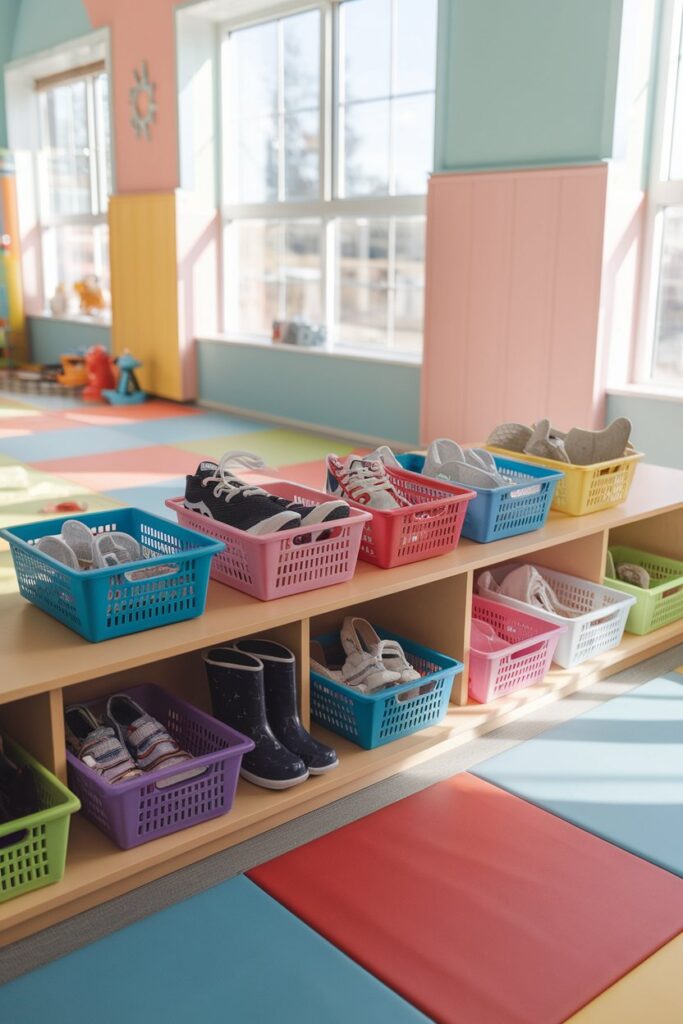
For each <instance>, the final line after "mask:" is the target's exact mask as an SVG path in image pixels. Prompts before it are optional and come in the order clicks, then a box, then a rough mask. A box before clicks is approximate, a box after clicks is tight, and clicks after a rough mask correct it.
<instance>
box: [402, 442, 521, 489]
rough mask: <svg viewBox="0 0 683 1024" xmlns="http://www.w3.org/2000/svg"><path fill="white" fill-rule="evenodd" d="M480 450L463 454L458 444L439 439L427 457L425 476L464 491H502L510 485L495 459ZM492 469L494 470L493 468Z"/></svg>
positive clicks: (463, 451)
mask: <svg viewBox="0 0 683 1024" xmlns="http://www.w3.org/2000/svg"><path fill="white" fill-rule="evenodd" d="M486 456H487V458H486V459H483V458H482V457H481V452H480V450H479V449H467V450H463V449H462V448H461V447H460V445H459V444H457V442H456V441H451V440H450V438H447V437H440V438H437V440H435V441H432V443H431V444H430V446H429V448H428V449H427V454H426V456H425V462H424V466H423V468H422V473H423V476H431V477H440V478H442V479H445V480H449V481H450V482H451V483H454V484H460V485H461V486H463V487H483V488H487V489H492V488H494V487H502V486H504V484H505V483H506V482H507V481H506V480H505V479H504V478H503V477H502V476H501V475H500V473H499V472H498V469H497V467H496V464H495V462H494V461H493V458H492V457H491V456H489V453H488V452H486ZM491 466H493V469H491V468H490V467H491Z"/></svg>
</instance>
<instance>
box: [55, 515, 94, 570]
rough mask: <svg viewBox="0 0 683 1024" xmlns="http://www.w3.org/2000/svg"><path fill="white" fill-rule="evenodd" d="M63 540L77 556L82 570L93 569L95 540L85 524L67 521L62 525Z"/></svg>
mask: <svg viewBox="0 0 683 1024" xmlns="http://www.w3.org/2000/svg"><path fill="white" fill-rule="evenodd" d="M62 540H63V541H64V543H65V544H68V545H69V547H70V548H71V550H72V551H73V553H74V554H75V556H76V558H77V559H78V564H79V566H80V568H81V569H92V567H93V564H94V558H93V542H94V538H93V535H92V533H91V532H90V530H89V529H88V527H87V526H86V525H85V523H82V522H81V521H80V519H67V521H66V522H65V523H62Z"/></svg>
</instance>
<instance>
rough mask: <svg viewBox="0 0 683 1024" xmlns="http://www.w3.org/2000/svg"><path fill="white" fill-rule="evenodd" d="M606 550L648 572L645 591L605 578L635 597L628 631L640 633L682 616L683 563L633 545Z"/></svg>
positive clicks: (619, 560)
mask: <svg viewBox="0 0 683 1024" xmlns="http://www.w3.org/2000/svg"><path fill="white" fill-rule="evenodd" d="M610 552H611V554H612V558H613V559H614V561H615V563H616V562H630V563H631V564H632V565H639V566H640V567H641V568H642V569H646V570H647V572H648V573H649V574H650V588H649V590H643V588H642V587H635V586H633V584H632V583H624V581H623V580H615V579H611V578H609V577H608V579H607V580H606V581H605V582H606V583H607V584H608V586H610V587H613V588H614V589H615V590H623V592H624V593H625V594H631V595H632V596H633V597H635V599H636V603H635V604H634V605H633V607H632V608H631V611H630V612H629V616H628V619H627V621H626V630H627V632H628V633H637V634H638V636H643V634H645V633H652V632H653V631H654V630H655V629H661V628H662V626H668V625H669V624H670V623H672V622H676V621H677V620H678V619H682V618H683V562H677V561H675V560H674V559H673V558H664V557H663V556H662V555H651V554H648V552H647V551H639V550H637V549H636V548H623V547H610Z"/></svg>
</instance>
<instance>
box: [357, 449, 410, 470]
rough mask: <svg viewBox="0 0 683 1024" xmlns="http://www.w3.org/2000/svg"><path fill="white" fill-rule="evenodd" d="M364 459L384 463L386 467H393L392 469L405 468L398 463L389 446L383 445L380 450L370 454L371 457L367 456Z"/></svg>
mask: <svg viewBox="0 0 683 1024" xmlns="http://www.w3.org/2000/svg"><path fill="white" fill-rule="evenodd" d="M364 458H365V459H366V460H369V461H371V462H377V461H378V460H379V461H380V462H383V463H384V465H385V466H391V468H392V469H403V466H402V465H401V463H400V462H399V461H398V459H397V458H396V456H395V455H394V453H393V452H392V450H391V448H390V447H389V445H388V444H381V445H380V446H379V448H375V450H374V452H370V454H369V455H365V456H364Z"/></svg>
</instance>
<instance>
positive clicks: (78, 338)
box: [28, 316, 111, 363]
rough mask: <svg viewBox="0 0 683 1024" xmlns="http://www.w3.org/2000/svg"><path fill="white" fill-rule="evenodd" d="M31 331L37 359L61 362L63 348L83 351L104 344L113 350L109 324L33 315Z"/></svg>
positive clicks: (46, 361)
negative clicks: (52, 318)
mask: <svg viewBox="0 0 683 1024" xmlns="http://www.w3.org/2000/svg"><path fill="white" fill-rule="evenodd" d="M28 335H29V343H30V346H31V349H30V351H31V359H32V360H33V361H34V362H35V363H58V362H59V357H60V356H61V355H62V353H63V352H74V351H79V350H80V349H86V348H90V346H91V345H104V347H105V348H106V349H108V350H109V351H111V328H110V327H109V326H108V325H105V324H95V323H92V324H91V323H80V322H79V321H75V320H51V319H50V318H49V317H33V316H30V317H29V318H28Z"/></svg>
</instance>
